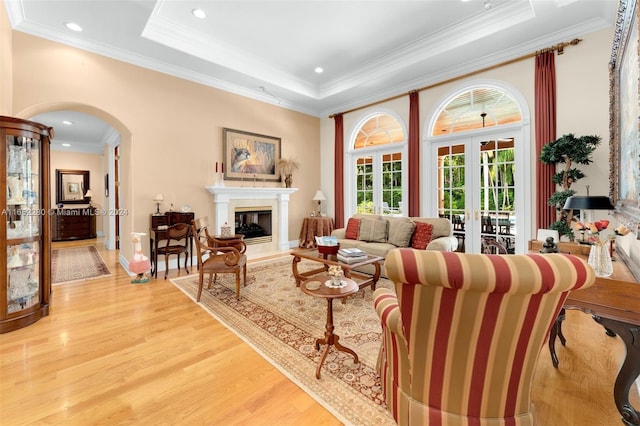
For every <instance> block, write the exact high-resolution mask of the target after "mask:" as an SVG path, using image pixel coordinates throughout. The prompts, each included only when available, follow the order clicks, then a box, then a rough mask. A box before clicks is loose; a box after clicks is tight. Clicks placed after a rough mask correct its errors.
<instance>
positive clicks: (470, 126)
mask: <svg viewBox="0 0 640 426" xmlns="http://www.w3.org/2000/svg"><path fill="white" fill-rule="evenodd" d="M520 121H522V114H521V112H520V106H519V105H518V103H517V102H516V101H515V100H514V99H513V98H512V97H511V95H510V94H509V93H507V92H505V91H504V90H502V89H501V88H497V87H478V88H473V89H470V90H468V91H465V92H463V93H460V94H459V95H457V96H455V97H454V98H453V99H452V100H451V101H449V103H447V105H445V106H444V107H443V108H442V109H441V110H440V112H439V114H438V116H437V118H436V121H435V124H434V126H433V127H432V134H431V136H440V135H446V134H449V133H457V132H463V131H467V130H474V129H481V128H484V127H494V126H500V125H504V124H510V123H517V122H520Z"/></svg>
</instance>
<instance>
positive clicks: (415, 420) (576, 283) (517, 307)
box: [374, 248, 595, 426]
mask: <svg viewBox="0 0 640 426" xmlns="http://www.w3.org/2000/svg"><path fill="white" fill-rule="evenodd" d="M385 268H386V270H387V276H388V277H389V278H390V279H391V280H392V281H393V282H394V283H395V292H394V291H393V290H389V289H385V288H378V289H377V290H376V291H375V293H374V298H375V308H376V312H377V314H378V316H379V317H380V320H381V321H382V328H383V337H382V346H381V348H380V355H379V358H378V371H379V374H380V378H381V382H382V387H383V391H384V394H385V399H386V403H387V406H388V408H389V410H390V411H391V412H392V413H393V417H394V418H395V419H396V421H397V422H398V424H400V425H409V424H421V425H444V426H446V425H449V426H454V425H455V426H460V425H469V426H471V425H473V426H498V425H500V426H510V425H533V424H534V418H533V406H532V404H531V383H532V378H533V372H534V370H535V366H536V363H537V359H538V354H539V353H540V350H541V349H542V347H543V345H544V343H545V341H546V340H547V339H548V336H549V330H550V328H551V325H552V324H553V322H554V321H555V319H556V316H557V315H558V312H559V311H560V308H561V307H562V305H563V303H564V301H565V299H566V297H567V294H568V291H569V290H577V289H580V288H586V287H589V286H590V285H591V284H593V282H594V279H595V276H594V272H593V269H591V267H590V266H588V265H587V264H586V263H585V262H584V261H583V260H582V259H580V258H578V257H575V256H571V255H565V254H545V255H540V254H526V255H509V256H499V255H485V254H465V253H456V252H439V251H423V250H412V249H410V248H400V249H394V250H392V251H390V252H389V253H388V254H387V257H386V260H385Z"/></svg>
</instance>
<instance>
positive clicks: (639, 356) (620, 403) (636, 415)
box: [593, 315, 640, 426]
mask: <svg viewBox="0 0 640 426" xmlns="http://www.w3.org/2000/svg"><path fill="white" fill-rule="evenodd" d="M593 319H594V320H596V322H597V323H598V324H600V325H602V326H603V327H605V329H607V330H611V331H613V332H614V333H616V334H617V335H618V336H620V338H621V339H622V341H623V342H624V345H625V347H626V349H627V354H626V355H625V357H624V361H623V362H622V366H621V367H620V371H618V376H617V377H616V382H615V384H614V386H613V399H614V400H615V403H616V407H618V411H619V412H620V414H622V422H623V423H624V424H625V425H634V426H638V425H640V412H638V410H636V409H635V408H633V406H632V405H631V403H630V402H629V391H630V390H631V386H632V385H633V383H634V382H635V380H636V379H637V378H638V376H640V327H638V326H636V325H633V324H628V323H625V322H622V321H616V320H613V319H609V318H601V317H598V316H597V315H594V316H593Z"/></svg>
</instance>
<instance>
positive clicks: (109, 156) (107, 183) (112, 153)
mask: <svg viewBox="0 0 640 426" xmlns="http://www.w3.org/2000/svg"><path fill="white" fill-rule="evenodd" d="M63 111H70V112H74V113H81V114H86V115H88V116H91V117H92V118H94V119H95V120H98V121H101V122H104V123H106V124H107V128H108V129H109V130H108V132H107V133H108V134H107V135H105V138H104V140H105V142H106V147H105V148H104V151H103V152H104V156H105V159H104V168H103V169H102V171H101V173H100V174H99V175H98V176H95V177H93V176H92V178H91V180H92V182H100V185H99V187H100V188H101V189H102V190H101V191H100V198H99V199H101V200H102V203H101V206H100V207H101V209H100V211H101V212H104V214H101V216H102V217H101V219H102V224H103V233H104V238H105V240H104V242H105V247H106V248H107V249H109V250H114V249H118V248H119V244H118V243H119V239H120V238H119V236H120V235H121V234H126V232H130V231H127V230H130V229H132V223H130V222H131V220H132V216H128V217H127V216H121V215H115V214H109V212H115V211H119V210H127V209H130V207H128V206H131V198H132V196H131V192H130V191H129V190H128V189H127V187H126V186H125V185H122V186H121V185H116V180H115V176H116V175H117V173H116V167H117V171H121V170H127V169H128V167H129V161H128V158H130V155H129V154H128V153H129V152H130V147H131V133H130V132H129V130H128V129H127V128H126V127H125V126H124V125H123V124H122V123H121V122H120V121H119V120H117V119H116V118H115V117H113V116H111V115H110V114H108V113H106V112H104V111H102V110H100V109H98V108H95V107H92V106H89V105H84V104H77V103H50V104H40V105H37V106H34V107H29V108H26V109H24V110H23V111H21V112H20V113H19V114H17V115H18V116H19V117H21V118H25V119H29V120H34V121H38V122H42V123H43V124H46V125H49V126H52V127H54V132H55V131H56V128H58V129H59V128H60V127H61V124H60V123H56V124H55V125H52V124H51V123H46V122H44V121H46V120H47V117H48V114H52V113H58V112H63ZM43 120H44V121H43ZM54 142H55V138H54ZM118 151H119V152H118ZM118 158H119V160H118ZM121 175H122V173H121ZM124 175H126V176H128V175H129V174H128V173H124ZM53 182H55V180H53ZM107 188H108V196H107ZM94 197H96V194H94Z"/></svg>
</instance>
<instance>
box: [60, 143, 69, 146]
mask: <svg viewBox="0 0 640 426" xmlns="http://www.w3.org/2000/svg"><path fill="white" fill-rule="evenodd" d="M62 146H67V147H68V146H71V144H70V143H63V144H62Z"/></svg>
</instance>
